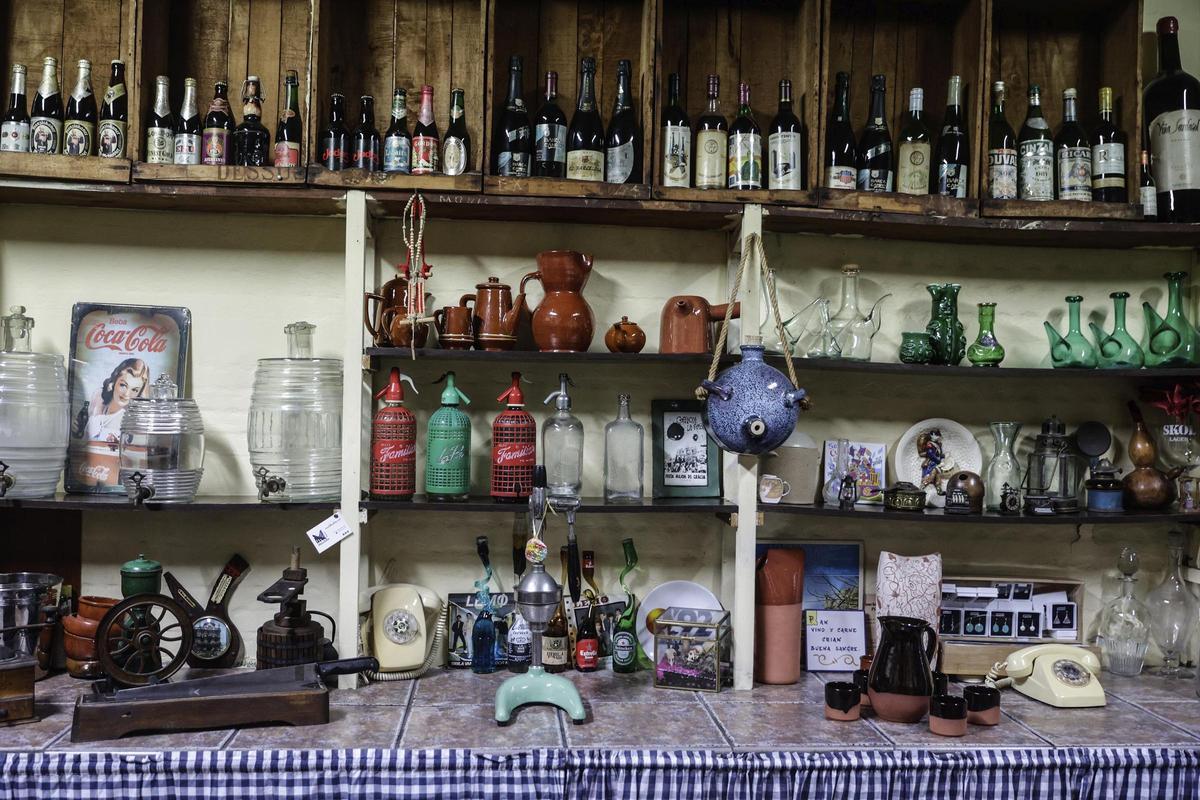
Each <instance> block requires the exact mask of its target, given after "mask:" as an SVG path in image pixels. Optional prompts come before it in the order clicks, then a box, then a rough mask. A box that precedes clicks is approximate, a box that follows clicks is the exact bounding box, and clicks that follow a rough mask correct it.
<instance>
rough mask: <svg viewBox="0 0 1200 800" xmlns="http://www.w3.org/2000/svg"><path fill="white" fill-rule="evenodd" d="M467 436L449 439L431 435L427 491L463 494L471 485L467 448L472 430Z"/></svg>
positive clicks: (427, 462)
mask: <svg viewBox="0 0 1200 800" xmlns="http://www.w3.org/2000/svg"><path fill="white" fill-rule="evenodd" d="M465 434H466V436H453V435H451V438H448V439H434V438H433V437H430V440H429V449H428V457H427V460H426V464H425V491H426V492H431V493H441V494H463V493H465V492H466V491H467V489H468V488H469V485H470V463H469V462H468V461H467V448H468V446H469V444H470V439H469V438H467V437H469V435H470V431H469V430H467V431H465Z"/></svg>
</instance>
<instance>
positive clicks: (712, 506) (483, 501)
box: [359, 494, 737, 514]
mask: <svg viewBox="0 0 1200 800" xmlns="http://www.w3.org/2000/svg"><path fill="white" fill-rule="evenodd" d="M359 505H360V506H361V507H362V508H364V509H366V510H368V511H399V512H405V511H457V512H472V513H474V512H485V513H494V514H505V513H507V514H520V513H524V512H525V511H526V510H527V508H528V507H527V505H526V504H525V503H497V502H496V501H495V500H493V499H492V498H491V497H488V496H472V497H471V498H470V499H468V500H466V501H465V502H458V503H451V502H444V501H430V500H427V499H426V498H425V495H421V494H419V495H416V496H415V497H414V498H413V499H412V500H364V501H362V502H361V503H359ZM736 511H737V504H736V503H729V502H726V501H725V500H722V499H721V498H717V497H695V498H689V497H668V498H644V499H643V500H642V501H641V502H639V503H606V502H604V499H603V498H601V497H584V498H582V500H581V502H580V505H579V512H580V513H581V514H597V513H599V514H655V513H659V514H661V513H671V514H682V513H704V514H733V513H735V512H736Z"/></svg>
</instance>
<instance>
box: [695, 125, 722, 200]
mask: <svg viewBox="0 0 1200 800" xmlns="http://www.w3.org/2000/svg"><path fill="white" fill-rule="evenodd" d="M728 141H729V134H727V133H726V132H725V131H697V132H696V188H697V189H724V188H725V183H726V181H725V168H726V166H727V165H728V162H727V161H726V159H727V157H728V153H727V150H728V147H727V143H728Z"/></svg>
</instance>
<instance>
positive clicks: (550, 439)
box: [542, 372, 583, 502]
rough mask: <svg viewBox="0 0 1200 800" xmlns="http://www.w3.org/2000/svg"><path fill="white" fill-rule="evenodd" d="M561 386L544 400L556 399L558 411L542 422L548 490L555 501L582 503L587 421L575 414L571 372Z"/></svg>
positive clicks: (561, 378) (562, 375)
mask: <svg viewBox="0 0 1200 800" xmlns="http://www.w3.org/2000/svg"><path fill="white" fill-rule="evenodd" d="M558 385H559V388H558V390H557V391H554V392H551V393H550V395H549V396H548V397H547V398H546V399H545V400H544V401H542V402H543V403H544V404H546V405H549V403H550V401H551V400H554V401H555V402H554V406H555V412H554V414H553V415H551V416H550V417H549V418H547V420H546V421H545V422H544V423H543V424H542V458H543V459H544V460H545V462H546V489H547V493H548V494H549V495H550V499H551V500H565V501H568V502H578V501H579V493H580V491H581V490H582V489H583V423H582V422H580V421H579V418H578V417H576V416H575V415H574V414H572V413H571V395H570V393H569V390H568V388H567V387H568V386H574V385H575V382H574V381H572V380H571V376H570V375H568V374H567V373H565V372H563V373H560V374H559V376H558Z"/></svg>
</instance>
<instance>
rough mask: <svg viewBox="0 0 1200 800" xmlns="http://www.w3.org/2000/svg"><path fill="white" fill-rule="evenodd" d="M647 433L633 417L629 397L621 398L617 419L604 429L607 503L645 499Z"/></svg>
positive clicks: (605, 494)
mask: <svg viewBox="0 0 1200 800" xmlns="http://www.w3.org/2000/svg"><path fill="white" fill-rule="evenodd" d="M644 436H645V429H644V428H642V426H641V425H640V424H639V423H637V422H634V421H633V419H632V418H631V417H630V416H629V395H628V394H625V393H622V394H620V395H617V418H616V419H614V420H613V421H612V422H610V423H608V424H607V425H605V426H604V500H605V502H608V503H636V502H638V501H640V500H641V499H642V446H643V445H642V443H643V439H644Z"/></svg>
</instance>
